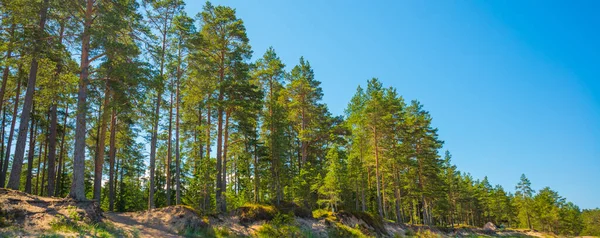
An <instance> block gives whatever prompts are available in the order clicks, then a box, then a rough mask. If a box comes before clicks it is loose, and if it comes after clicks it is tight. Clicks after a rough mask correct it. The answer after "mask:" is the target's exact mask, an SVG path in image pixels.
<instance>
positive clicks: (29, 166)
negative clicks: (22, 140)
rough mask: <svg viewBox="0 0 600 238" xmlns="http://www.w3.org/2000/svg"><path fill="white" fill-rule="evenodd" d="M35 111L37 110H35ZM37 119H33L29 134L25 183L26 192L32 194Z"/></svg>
mask: <svg viewBox="0 0 600 238" xmlns="http://www.w3.org/2000/svg"><path fill="white" fill-rule="evenodd" d="M34 111H35V110H34ZM36 127H37V125H36V124H35V119H34V118H33V117H32V118H31V131H30V133H29V152H28V154H27V180H26V181H25V192H26V193H29V194H31V178H32V176H33V171H32V170H33V157H34V156H35V139H36V138H35V137H36V133H35V132H36Z"/></svg>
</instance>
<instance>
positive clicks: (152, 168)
mask: <svg viewBox="0 0 600 238" xmlns="http://www.w3.org/2000/svg"><path fill="white" fill-rule="evenodd" d="M161 76H162V75H161ZM161 98H162V95H161V92H160V89H159V92H158V95H157V97H156V108H155V112H154V115H155V117H156V118H154V124H153V125H152V139H150V178H149V180H150V186H149V189H148V190H149V195H148V211H150V210H152V209H154V189H155V186H154V174H155V167H156V141H157V139H158V122H159V121H160V101H161Z"/></svg>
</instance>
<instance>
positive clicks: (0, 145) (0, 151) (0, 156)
mask: <svg viewBox="0 0 600 238" xmlns="http://www.w3.org/2000/svg"><path fill="white" fill-rule="evenodd" d="M0 113H2V130H1V131H0V176H2V167H3V165H2V163H3V162H4V151H5V150H6V148H5V147H4V137H6V110H4V109H2V110H0ZM0 187H1V186H0Z"/></svg>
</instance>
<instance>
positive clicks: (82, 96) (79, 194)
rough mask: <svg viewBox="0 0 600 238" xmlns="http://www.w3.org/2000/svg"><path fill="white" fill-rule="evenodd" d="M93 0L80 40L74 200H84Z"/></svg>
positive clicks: (89, 4)
mask: <svg viewBox="0 0 600 238" xmlns="http://www.w3.org/2000/svg"><path fill="white" fill-rule="evenodd" d="M94 2H95V1H94V0H87V1H86V9H85V20H84V23H83V35H82V40H81V74H80V75H79V89H78V93H77V121H76V123H75V150H74V153H73V155H74V156H73V157H74V158H73V181H72V182H71V191H70V192H69V196H70V197H71V198H74V199H75V200H85V199H86V198H85V181H84V179H85V178H84V172H85V130H86V126H85V124H86V118H85V117H86V114H87V105H86V98H87V83H88V82H87V81H88V76H89V75H88V74H89V63H90V62H89V53H90V30H91V28H92V23H93V21H94V17H93V14H94Z"/></svg>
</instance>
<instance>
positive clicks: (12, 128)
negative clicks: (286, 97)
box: [0, 66, 33, 187]
mask: <svg viewBox="0 0 600 238" xmlns="http://www.w3.org/2000/svg"><path fill="white" fill-rule="evenodd" d="M19 72H21V66H19ZM19 74H20V73H19ZM19 76H20V75H19ZM19 79H20V77H17V90H16V91H15V102H14V106H13V113H12V121H11V122H10V131H9V133H8V143H7V144H6V155H5V156H4V163H3V166H2V176H0V186H2V187H4V183H5V180H6V172H8V159H9V158H10V148H11V147H12V140H13V137H14V131H15V124H16V123H17V109H18V108H19V96H20V95H21V81H20V80H19ZM32 105H33V103H32ZM26 135H27V134H26Z"/></svg>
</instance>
